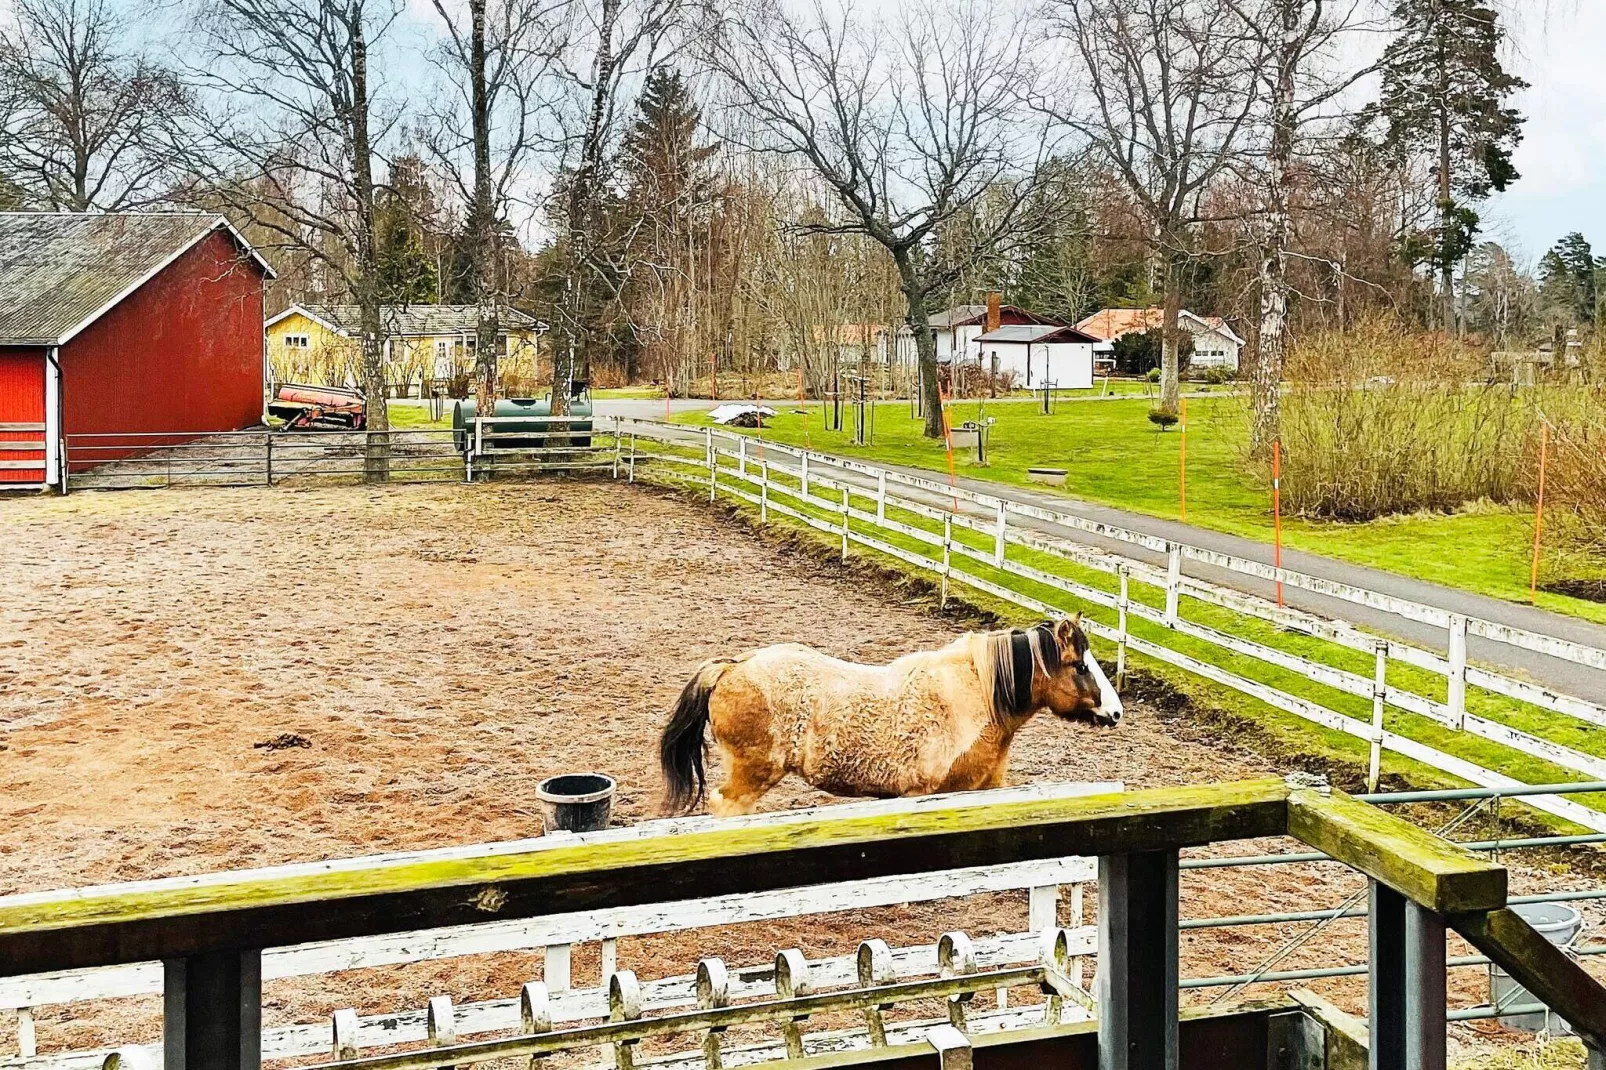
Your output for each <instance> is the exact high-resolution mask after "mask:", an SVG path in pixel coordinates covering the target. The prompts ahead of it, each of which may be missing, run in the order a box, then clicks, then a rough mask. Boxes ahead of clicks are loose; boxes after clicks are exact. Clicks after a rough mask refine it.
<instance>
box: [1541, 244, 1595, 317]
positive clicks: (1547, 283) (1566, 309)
mask: <svg viewBox="0 0 1606 1070" xmlns="http://www.w3.org/2000/svg"><path fill="white" fill-rule="evenodd" d="M1595 271H1596V267H1595V256H1594V250H1592V249H1591V248H1590V247H1589V242H1588V241H1586V240H1585V239H1584V236H1583V235H1582V234H1580V233H1578V232H1577V231H1573V233H1571V234H1569V235H1567V236H1566V237H1565V238H1563V239H1561V241H1559V242H1557V243H1556V244H1555V245H1552V246H1551V247H1550V251H1549V252H1547V253H1545V255H1544V256H1543V257H1542V258H1540V261H1539V292H1540V294H1541V295H1542V296H1543V297H1544V299H1545V303H1546V304H1547V305H1549V306H1550V308H1551V309H1552V310H1553V311H1554V312H1556V313H1558V314H1560V315H1561V316H1563V317H1564V318H1566V319H1570V320H1572V321H1573V322H1574V323H1593V322H1594V320H1595V310H1596V307H1597V303H1596V296H1597V295H1596V290H1595Z"/></svg>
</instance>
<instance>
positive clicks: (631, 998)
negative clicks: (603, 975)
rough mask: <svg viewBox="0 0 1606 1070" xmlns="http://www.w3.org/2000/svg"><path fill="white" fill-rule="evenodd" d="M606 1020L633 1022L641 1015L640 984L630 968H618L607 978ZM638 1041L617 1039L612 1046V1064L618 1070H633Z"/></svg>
mask: <svg viewBox="0 0 1606 1070" xmlns="http://www.w3.org/2000/svg"><path fill="white" fill-rule="evenodd" d="M607 983H608V1021H610V1022H633V1021H635V1020H636V1019H637V1018H640V1017H641V985H640V983H639V982H637V980H636V975H635V974H634V973H633V972H632V971H630V970H620V971H619V972H617V973H615V974H614V975H613V976H611V977H609V978H608V982H607ZM637 1043H639V1042H638V1041H634V1040H624V1041H619V1042H617V1043H615V1044H614V1046H613V1065H614V1066H615V1067H617V1068H618V1070H635V1067H636V1044H637Z"/></svg>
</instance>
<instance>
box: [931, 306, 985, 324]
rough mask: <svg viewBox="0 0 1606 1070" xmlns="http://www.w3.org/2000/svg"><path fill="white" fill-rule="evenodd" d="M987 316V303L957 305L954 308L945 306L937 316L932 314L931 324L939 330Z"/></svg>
mask: <svg viewBox="0 0 1606 1070" xmlns="http://www.w3.org/2000/svg"><path fill="white" fill-rule="evenodd" d="M986 318H987V306H986V305H955V306H954V307H953V308H945V309H943V310H942V311H941V312H939V313H937V314H936V315H935V316H932V317H931V325H932V327H934V328H936V329H937V330H942V329H943V328H945V327H958V326H960V325H961V324H966V323H971V322H973V321H975V320H979V319H986Z"/></svg>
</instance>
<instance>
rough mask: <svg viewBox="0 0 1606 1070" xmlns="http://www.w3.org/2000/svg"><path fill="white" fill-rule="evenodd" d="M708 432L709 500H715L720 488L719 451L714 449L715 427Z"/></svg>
mask: <svg viewBox="0 0 1606 1070" xmlns="http://www.w3.org/2000/svg"><path fill="white" fill-rule="evenodd" d="M707 432H708V441H707V445H708V500H709V501H713V500H714V493H715V492H716V491H717V490H718V489H719V453H718V452H717V451H716V450H715V449H714V429H713V428H712V427H710V428H708V429H707Z"/></svg>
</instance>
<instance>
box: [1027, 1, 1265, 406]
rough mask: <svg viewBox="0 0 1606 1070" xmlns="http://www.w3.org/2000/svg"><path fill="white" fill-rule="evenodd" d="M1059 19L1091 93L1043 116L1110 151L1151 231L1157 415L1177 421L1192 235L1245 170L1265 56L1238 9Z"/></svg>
mask: <svg viewBox="0 0 1606 1070" xmlns="http://www.w3.org/2000/svg"><path fill="white" fill-rule="evenodd" d="M1050 12H1051V14H1052V16H1053V18H1054V22H1055V28H1056V32H1057V36H1058V37H1059V38H1060V39H1061V40H1064V41H1066V42H1068V43H1069V44H1070V45H1071V47H1072V48H1073V49H1074V50H1075V53H1076V54H1077V55H1078V56H1079V57H1080V59H1081V61H1082V63H1081V67H1082V73H1083V76H1084V77H1085V79H1086V82H1085V85H1084V86H1083V87H1082V89H1083V90H1084V91H1083V92H1080V93H1075V94H1071V95H1067V96H1066V97H1063V98H1059V99H1055V100H1052V101H1049V102H1047V103H1046V104H1045V107H1046V108H1047V110H1049V111H1050V112H1051V113H1052V114H1054V115H1055V116H1056V117H1057V118H1058V119H1059V120H1061V121H1062V122H1064V123H1065V124H1066V125H1067V126H1069V127H1070V128H1072V129H1073V130H1076V131H1077V132H1079V133H1080V134H1082V135H1083V136H1084V137H1086V138H1087V139H1089V140H1090V141H1091V142H1092V143H1093V144H1094V145H1096V146H1098V147H1099V148H1100V149H1101V150H1102V152H1103V155H1104V156H1105V158H1106V159H1107V160H1108V161H1109V163H1110V166H1111V167H1112V168H1113V170H1114V171H1115V172H1116V174H1118V175H1119V176H1120V178H1121V179H1122V181H1123V182H1124V184H1125V186H1126V188H1127V191H1128V193H1129V195H1130V196H1131V197H1132V199H1133V201H1134V202H1135V206H1136V208H1137V210H1138V212H1139V214H1140V215H1141V216H1142V217H1143V221H1144V224H1145V226H1146V227H1147V229H1148V230H1149V240H1150V242H1151V243H1152V247H1153V249H1154V251H1155V254H1156V256H1157V257H1158V258H1159V261H1160V264H1159V272H1160V274H1161V278H1162V289H1163V291H1164V295H1165V313H1164V320H1163V330H1164V334H1163V337H1164V344H1163V349H1162V356H1161V386H1160V408H1161V409H1162V410H1164V411H1167V412H1171V413H1175V412H1176V410H1177V403H1178V397H1179V389H1178V382H1177V380H1178V372H1179V367H1178V360H1177V354H1178V349H1179V344H1178V343H1179V341H1180V339H1179V337H1178V334H1177V319H1178V315H1179V312H1180V310H1181V307H1182V292H1181V288H1182V276H1183V272H1182V264H1183V260H1184V258H1185V257H1186V255H1187V253H1188V251H1189V248H1190V243H1189V240H1188V231H1189V228H1190V227H1192V226H1194V225H1195V224H1197V223H1200V222H1202V221H1204V220H1205V219H1206V218H1208V215H1207V211H1206V209H1205V207H1204V205H1205V198H1204V195H1205V193H1206V191H1207V190H1208V189H1209V187H1210V185H1211V184H1212V183H1213V182H1214V181H1215V180H1216V179H1217V178H1219V177H1220V176H1221V175H1222V174H1223V173H1224V172H1225V171H1227V170H1228V169H1229V168H1230V167H1231V166H1232V165H1233V164H1234V163H1235V162H1236V161H1237V159H1238V153H1239V150H1240V142H1241V139H1242V137H1243V135H1244V133H1245V131H1246V129H1247V127H1248V126H1249V125H1250V123H1251V121H1252V118H1253V113H1254V108H1255V104H1256V101H1257V99H1258V91H1259V88H1260V81H1259V78H1258V77H1257V71H1258V68H1259V65H1260V59H1261V57H1260V49H1259V48H1258V47H1256V42H1255V41H1254V39H1253V38H1252V37H1248V36H1246V35H1244V34H1242V33H1241V32H1239V29H1238V25H1237V22H1238V20H1237V19H1236V18H1234V10H1233V0H1051V7H1050Z"/></svg>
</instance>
